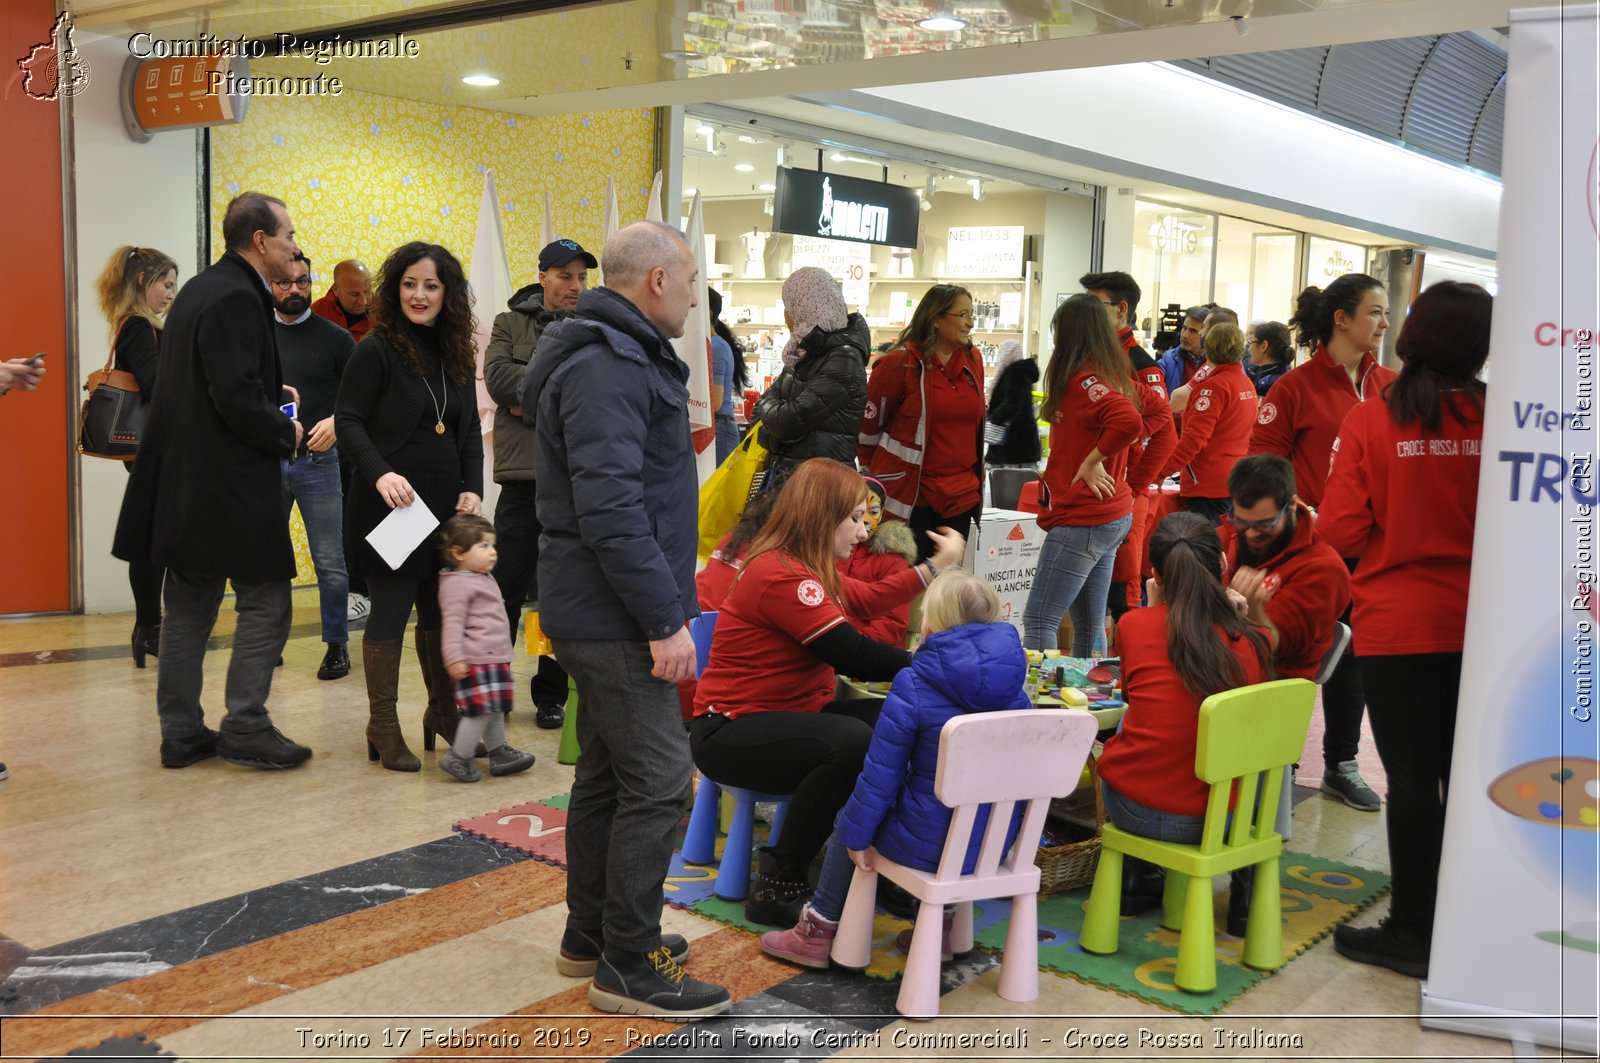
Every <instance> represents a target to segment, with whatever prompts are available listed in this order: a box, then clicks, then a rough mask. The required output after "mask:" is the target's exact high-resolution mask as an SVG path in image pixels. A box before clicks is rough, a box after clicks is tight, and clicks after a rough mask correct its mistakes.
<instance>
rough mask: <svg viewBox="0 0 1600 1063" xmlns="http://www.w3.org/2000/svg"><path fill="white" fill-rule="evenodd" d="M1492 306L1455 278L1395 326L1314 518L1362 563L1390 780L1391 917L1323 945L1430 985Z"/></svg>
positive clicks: (1346, 929)
mask: <svg viewBox="0 0 1600 1063" xmlns="http://www.w3.org/2000/svg"><path fill="white" fill-rule="evenodd" d="M1492 303H1493V301H1492V300H1491V299H1490V297H1489V293H1488V292H1487V291H1485V290H1484V289H1482V288H1480V287H1478V286H1477V285H1476V284H1461V283H1459V282H1456V281H1445V282H1443V283H1441V284H1435V285H1434V286H1433V287H1431V288H1429V289H1428V290H1427V291H1425V292H1423V293H1422V294H1421V295H1420V296H1418V298H1417V301H1416V302H1415V303H1413V304H1412V306H1411V313H1410V316H1409V317H1408V318H1407V319H1406V323H1405V327H1404V328H1402V329H1401V330H1400V342H1399V344H1398V352H1399V355H1400V361H1401V369H1400V376H1399V379H1397V380H1396V381H1394V383H1392V384H1390V385H1389V387H1388V389H1387V393H1386V394H1384V395H1376V396H1372V397H1371V398H1368V399H1367V400H1366V401H1364V402H1362V403H1361V405H1359V406H1357V407H1356V408H1355V409H1354V410H1352V411H1351V412H1350V416H1349V417H1346V418H1345V422H1344V427H1343V428H1341V429H1340V431H1339V438H1338V439H1337V440H1336V442H1335V443H1334V452H1333V466H1332V468H1331V469H1330V470H1329V473H1328V489H1327V493H1326V494H1325V495H1324V497H1323V500H1322V509H1321V511H1320V512H1321V517H1320V519H1319V521H1318V528H1319V530H1320V531H1321V532H1322V534H1323V535H1324V536H1326V537H1327V539H1328V541H1329V542H1330V543H1332V544H1333V545H1334V547H1336V548H1337V549H1338V550H1339V552H1340V553H1341V554H1344V555H1345V556H1346V557H1360V558H1361V565H1360V567H1358V568H1357V569H1356V572H1355V577H1354V579H1353V580H1352V584H1351V590H1352V593H1353V594H1354V595H1355V606H1354V609H1353V614H1352V615H1353V618H1354V619H1353V624H1352V628H1353V631H1354V637H1355V647H1356V652H1357V653H1358V654H1359V655H1360V658H1361V680H1362V684H1363V686H1364V687H1365V688H1366V692H1367V702H1368V704H1369V705H1370V706H1371V708H1372V736H1373V738H1374V739H1375V740H1376V742H1377V745H1378V755H1379V756H1380V757H1382V758H1383V768H1384V771H1385V772H1386V773H1387V774H1388V776H1389V813H1388V824H1387V825H1388V830H1389V862H1390V865H1391V866H1392V868H1393V875H1394V899H1393V901H1392V903H1391V904H1390V906H1389V915H1388V917H1387V918H1386V919H1384V920H1383V922H1381V923H1380V924H1378V925H1377V926H1371V927H1360V928H1357V927H1351V926H1341V927H1339V928H1338V930H1337V931H1336V932H1335V934H1334V947H1335V948H1337V949H1338V951H1339V952H1340V953H1341V954H1343V955H1345V956H1348V957H1349V958H1351V959H1353V960H1356V961H1359V962H1361V963H1371V964H1376V965H1378V966H1380V967H1388V968H1389V969H1390V970H1394V971H1399V972H1400V973H1401V974H1407V975H1410V976H1412V977H1413V978H1426V977H1427V975H1428V950H1429V946H1430V944H1431V942H1432V938H1433V910H1434V899H1435V895H1436V893H1437V890H1438V882H1439V850H1440V846H1441V843H1442V841H1443V838H1444V811H1445V798H1444V792H1445V791H1447V790H1448V788H1449V785H1450V754H1451V747H1452V745H1453V743H1454V740H1455V723H1456V698H1457V695H1458V694H1459V693H1460V686H1461V644H1462V638H1463V636H1464V635H1465V633H1466V626H1467V580H1468V577H1469V575H1470V574H1471V570H1472V526H1473V521H1474V519H1475V517H1476V514H1477V508H1478V465H1479V461H1480V451H1481V448H1482V443H1483V394H1484V386H1483V384H1482V382H1481V381H1479V380H1478V374H1479V372H1480V371H1481V370H1482V369H1483V365H1484V362H1485V361H1486V360H1487V359H1488V357H1489V318H1490V310H1491V307H1492ZM1274 394H1276V392H1274Z"/></svg>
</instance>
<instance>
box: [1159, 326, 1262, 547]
mask: <svg viewBox="0 0 1600 1063" xmlns="http://www.w3.org/2000/svg"><path fill="white" fill-rule="evenodd" d="M1202 342H1203V344H1204V346H1205V351H1206V364H1205V366H1204V367H1203V368H1202V369H1201V370H1200V371H1199V372H1198V373H1196V374H1195V375H1194V379H1193V380H1191V381H1190V382H1189V387H1190V389H1191V396H1192V397H1191V398H1190V400H1189V405H1188V408H1187V409H1185V410H1184V412H1183V432H1182V433H1181V434H1180V435H1179V436H1178V447H1177V449H1176V450H1174V451H1173V452H1172V457H1170V458H1168V459H1167V462H1166V469H1165V471H1164V472H1163V474H1162V477H1161V478H1162V479H1166V477H1168V476H1171V475H1172V474H1173V473H1179V474H1180V477H1179V481H1178V482H1179V488H1178V497H1179V498H1181V499H1183V505H1184V508H1185V509H1187V510H1188V511H1189V512H1190V513H1198V514H1200V515H1201V516H1202V517H1205V518H1206V519H1207V520H1209V521H1210V522H1211V523H1213V524H1215V523H1217V521H1218V520H1219V519H1221V517H1222V515H1223V514H1224V513H1227V512H1229V511H1231V510H1232V509H1233V500H1232V499H1231V498H1230V497H1229V495H1228V473H1229V471H1230V470H1231V469H1232V468H1233V463H1234V462H1236V461H1238V460H1239V459H1240V458H1242V457H1244V456H1245V455H1246V454H1248V453H1250V430H1251V429H1252V428H1254V427H1255V423H1256V407H1257V399H1256V386H1255V384H1254V383H1252V382H1251V380H1250V378H1249V377H1248V376H1246V375H1245V372H1244V367H1243V366H1242V365H1240V364H1239V362H1240V361H1241V360H1242V359H1243V358H1244V333H1242V332H1240V331H1239V326H1238V325H1232V324H1229V323H1228V322H1226V321H1224V322H1222V323H1220V324H1216V325H1212V326H1211V327H1210V328H1209V329H1207V330H1206V338H1205V340H1204V341H1202Z"/></svg>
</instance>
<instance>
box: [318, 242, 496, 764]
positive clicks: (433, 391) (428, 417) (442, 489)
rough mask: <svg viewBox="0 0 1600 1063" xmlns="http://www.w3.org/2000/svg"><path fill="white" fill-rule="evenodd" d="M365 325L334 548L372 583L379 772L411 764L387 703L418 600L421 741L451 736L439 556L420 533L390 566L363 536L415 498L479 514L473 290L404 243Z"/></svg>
mask: <svg viewBox="0 0 1600 1063" xmlns="http://www.w3.org/2000/svg"><path fill="white" fill-rule="evenodd" d="M376 287H377V291H376V293H375V296H374V303H373V307H372V309H371V311H370V313H371V314H372V316H373V318H374V324H373V328H372V331H371V332H370V333H369V334H368V335H367V337H366V338H365V339H363V340H362V341H361V342H360V343H358V344H357V345H356V349H355V350H354V351H353V352H352V353H351V355H350V364H349V365H348V366H347V367H346V368H345V371H344V377H343V380H342V382H341V384H340V386H339V406H338V411H337V413H336V414H335V417H334V427H335V429H336V431H337V432H338V436H339V443H340V445H341V447H343V448H344V450H345V451H346V453H347V454H348V455H349V457H350V464H351V466H352V468H353V470H354V473H355V476H354V481H353V482H352V483H351V485H350V492H349V496H348V502H347V512H346V515H345V522H344V527H345V537H346V542H345V557H346V558H347V560H348V562H349V566H350V570H351V572H352V573H353V574H358V575H365V576H366V577H367V586H368V587H369V588H370V591H371V598H372V612H371V613H370V614H368V616H367V627H366V631H365V633H364V634H363V636H362V642H361V655H362V660H363V663H364V664H365V666H366V676H367V702H368V711H369V713H370V716H369V719H368V723H367V755H368V757H369V758H370V759H372V760H381V761H382V763H383V766H384V767H385V768H388V769H389V770H390V771H417V770H419V769H420V767H421V765H420V763H419V762H418V761H417V758H416V757H415V756H413V755H412V753H411V751H410V750H409V749H407V748H406V743H405V739H404V738H403V737H401V734H400V724H399V719H398V716H397V714H396V711H395V701H396V699H397V697H398V689H399V683H400V655H401V650H402V646H403V640H404V637H405V627H406V620H407V619H408V618H409V617H410V615H411V607H412V606H413V605H415V606H416V609H417V629H416V636H417V637H416V644H417V658H418V660H419V661H420V662H421V665H422V675H423V679H424V680H425V681H426V683H427V687H428V708H427V711H426V712H425V713H424V714H423V717H422V741H423V746H424V748H426V749H432V748H433V744H434V736H435V735H443V736H444V740H445V742H447V743H449V742H451V741H454V739H455V730H456V721H457V720H459V719H460V713H459V712H458V711H457V709H456V703H455V696H454V694H453V692H452V690H451V686H450V677H449V675H448V674H447V673H446V672H445V668H444V662H443V660H442V659H441V657H440V655H439V624H440V617H439V562H438V557H437V556H436V555H435V553H434V551H433V548H432V545H431V542H430V541H429V540H424V541H423V542H422V543H421V544H420V545H418V546H417V548H416V549H415V550H413V551H412V552H411V554H410V555H409V556H408V557H406V559H405V560H404V561H402V562H401V563H400V564H399V565H398V566H394V567H391V566H390V565H389V564H388V562H386V561H384V559H383V558H382V557H380V556H379V555H378V553H377V552H376V551H374V550H373V549H372V547H371V546H369V545H368V543H367V535H368V534H369V533H370V532H371V531H372V529H373V528H375V527H377V526H378V524H379V523H380V522H382V521H383V520H384V518H386V517H387V516H388V515H389V513H390V511H392V510H394V509H397V508H403V507H406V506H410V505H412V504H413V503H421V504H422V505H425V506H427V507H428V509H429V510H430V511H432V513H433V515H434V516H435V517H437V518H438V519H439V520H440V521H444V520H447V519H449V517H450V516H451V515H453V514H456V513H473V514H479V515H481V514H482V512H483V438H482V435H481V433H480V430H479V427H478V402H477V395H476V393H475V391H474V388H473V376H474V371H473V370H474V364H475V359H474V348H473V342H472V333H473V329H474V327H475V326H474V322H473V317H472V295H471V290H470V289H469V288H468V287H467V278H466V275H465V274H463V273H462V270H461V263H460V262H458V261H457V260H456V257H455V256H454V255H452V254H451V253H450V252H449V251H448V250H446V249H445V248H443V247H440V246H439V245H437V244H425V243H409V244H406V245H405V246H403V247H400V248H397V249H396V250H395V251H394V252H393V253H392V254H390V255H389V257H388V259H387V260H385V261H384V263H383V268H382V270H381V271H380V273H379V277H378V283H377V286H376Z"/></svg>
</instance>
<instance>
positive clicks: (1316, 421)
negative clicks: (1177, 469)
mask: <svg viewBox="0 0 1600 1063" xmlns="http://www.w3.org/2000/svg"><path fill="white" fill-rule="evenodd" d="M1290 324H1292V325H1293V326H1294V328H1295V331H1296V334H1297V336H1298V341H1299V342H1300V343H1301V344H1302V345H1304V344H1309V343H1315V344H1316V352H1315V353H1314V354H1312V356H1311V360H1310V361H1308V362H1306V363H1305V364H1304V365H1302V366H1298V367H1296V368H1294V369H1291V370H1289V372H1287V373H1285V374H1283V376H1281V377H1279V378H1278V382H1277V383H1276V384H1274V385H1272V394H1271V395H1270V396H1268V397H1267V398H1266V399H1263V400H1262V402H1261V412H1260V413H1259V414H1258V415H1257V416H1256V428H1255V431H1254V432H1253V433H1252V434H1251V436H1250V453H1252V454H1280V455H1282V456H1283V457H1285V458H1288V459H1289V460H1290V461H1291V462H1293V463H1294V482H1295V491H1296V493H1297V494H1298V495H1299V497H1300V500H1301V501H1302V502H1304V503H1305V504H1306V505H1308V506H1311V507H1312V508H1313V509H1315V508H1316V507H1317V506H1318V505H1319V504H1320V503H1321V502H1322V488H1323V484H1324V482H1325V481H1326V480H1327V478H1328V459H1329V457H1330V456H1331V455H1332V453H1333V440H1334V437H1335V436H1337V435H1338V434H1339V426H1340V425H1341V424H1343V423H1344V418H1345V415H1346V414H1347V413H1349V412H1350V410H1351V408H1352V407H1354V406H1355V405H1356V403H1358V402H1360V401H1362V400H1363V399H1365V398H1367V397H1368V396H1371V395H1376V394H1378V392H1379V391H1381V390H1382V388H1383V386H1384V385H1385V384H1387V383H1389V381H1391V380H1393V379H1394V370H1392V369H1385V368H1384V367H1383V366H1381V365H1379V364H1378V359H1377V357H1376V356H1375V355H1374V354H1373V352H1374V351H1375V350H1377V348H1378V345H1379V344H1381V343H1382V342H1383V334H1384V333H1385V332H1387V331H1388V329H1389V298H1388V295H1387V294H1386V293H1385V292H1384V290H1383V285H1381V284H1379V283H1378V282H1377V281H1375V280H1373V279H1372V278H1371V277H1369V276H1367V275H1366V274H1365V273H1346V274H1345V275H1344V276H1342V277H1339V278H1337V279H1336V280H1334V282H1333V283H1332V284H1329V285H1328V287H1327V289H1326V290H1325V291H1318V290H1317V289H1316V288H1307V289H1306V290H1305V291H1303V292H1301V293H1300V299H1299V301H1298V303H1297V305H1296V307H1295V315H1294V318H1293V320H1292V321H1291V322H1290ZM1345 556H1346V563H1347V564H1351V565H1352V568H1353V565H1354V563H1353V562H1352V561H1350V560H1349V557H1350V555H1348V554H1347V555H1345ZM1339 619H1340V620H1343V621H1344V622H1346V623H1349V621H1350V617H1349V616H1348V614H1347V615H1345V616H1341V617H1340V618H1339ZM1365 711H1366V700H1365V698H1363V696H1362V693H1361V673H1360V671H1359V669H1358V668H1357V667H1356V662H1355V654H1354V653H1346V654H1345V655H1344V657H1343V658H1341V659H1340V661H1339V667H1338V668H1336V669H1335V670H1334V673H1333V675H1332V676H1331V677H1330V678H1329V679H1328V681H1327V682H1326V683H1324V684H1323V686H1322V720H1323V729H1322V760H1323V774H1322V790H1323V792H1324V793H1328V794H1332V795H1334V796H1336V797H1338V798H1339V799H1340V800H1342V801H1344V803H1345V804H1347V805H1349V806H1351V807H1352V808H1357V809H1360V810H1361V811H1363V812H1376V811H1378V809H1380V808H1382V807H1383V803H1382V802H1381V801H1380V800H1379V798H1378V795H1377V794H1376V793H1374V792H1373V790H1372V788H1371V787H1370V786H1368V785H1367V784H1366V781H1365V780H1364V779H1362V778H1361V772H1360V771H1359V769H1358V765H1357V762H1356V753H1357V751H1358V750H1359V748H1360V746H1361V715H1362V713H1363V712H1365Z"/></svg>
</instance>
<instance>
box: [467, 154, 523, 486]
mask: <svg viewBox="0 0 1600 1063" xmlns="http://www.w3.org/2000/svg"><path fill="white" fill-rule="evenodd" d="M471 270H472V272H471V275H470V276H469V277H468V278H467V283H468V285H469V286H470V287H471V288H472V297H473V304H474V305H473V315H474V317H476V319H477V322H478V327H477V329H476V331H474V332H473V334H472V341H473V345H474V346H475V347H476V348H477V355H476V358H475V361H476V364H477V368H476V369H475V370H474V373H473V375H474V376H475V377H476V390H477V395H478V417H479V419H480V420H481V421H482V428H483V462H484V468H483V472H484V475H483V489H484V498H483V510H484V512H485V513H492V512H494V508H493V502H494V498H493V497H492V496H495V495H497V494H498V491H497V489H496V488H495V486H494V410H495V401H494V399H492V398H490V397H489V389H488V388H487V387H485V386H484V383H483V355H484V352H485V351H486V350H488V348H489V330H490V329H491V328H492V327H493V325H494V317H495V315H496V314H498V313H499V312H500V311H502V310H504V309H505V308H506V300H508V299H510V298H511V296H512V293H513V292H514V291H515V289H514V288H512V287H511V267H510V265H508V264H507V261H506V237H505V232H504V231H503V230H502V229H501V228H500V197H499V196H497V195H496V194H495V190H494V172H493V171H492V170H491V171H489V172H487V173H485V174H484V175H483V201H482V202H481V203H480V204H479V205H478V234H477V237H476V239H474V240H473V242H472V267H471Z"/></svg>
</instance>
